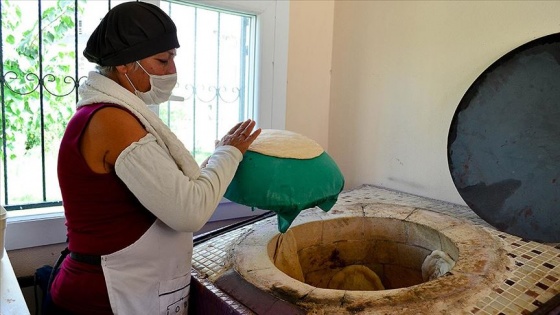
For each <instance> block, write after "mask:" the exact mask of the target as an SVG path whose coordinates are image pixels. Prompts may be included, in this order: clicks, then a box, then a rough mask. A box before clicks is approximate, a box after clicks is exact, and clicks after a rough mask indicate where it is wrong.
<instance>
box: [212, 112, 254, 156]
mask: <svg viewBox="0 0 560 315" xmlns="http://www.w3.org/2000/svg"><path fill="white" fill-rule="evenodd" d="M255 125H256V123H255V121H254V120H251V119H247V120H245V121H243V122H240V123H238V124H236V125H235V126H234V127H233V128H231V130H230V131H229V132H228V133H227V134H226V135H225V136H224V137H223V138H222V140H220V141H219V142H218V143H217V144H216V147H219V146H222V145H232V146H234V147H236V148H237V149H239V151H241V154H245V152H246V151H247V149H248V148H249V146H250V145H251V143H253V141H255V139H257V137H258V136H259V134H260V133H261V129H260V128H258V129H256V130H253V129H254V128H255Z"/></svg>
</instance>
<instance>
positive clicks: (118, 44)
mask: <svg viewBox="0 0 560 315" xmlns="http://www.w3.org/2000/svg"><path fill="white" fill-rule="evenodd" d="M178 47H179V41H178V40H177V27H175V23H173V21H172V20H171V18H170V17H169V16H168V15H167V14H166V13H165V12H163V11H162V10H161V9H160V8H159V7H157V6H155V5H153V4H150V3H145V2H125V3H121V4H119V5H117V6H115V7H114V8H112V9H111V10H109V12H108V13H107V15H105V17H104V18H103V20H101V22H100V23H99V25H98V26H97V28H96V29H95V31H93V33H92V34H91V36H90V38H89V40H88V42H87V45H86V49H84V56H85V57H86V58H87V60H89V61H91V62H94V63H96V64H98V65H101V66H119V65H124V64H127V63H130V62H134V61H137V60H141V59H144V58H146V57H149V56H153V55H155V54H158V53H161V52H164V51H167V50H170V49H173V48H178Z"/></svg>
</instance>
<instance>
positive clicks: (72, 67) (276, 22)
mask: <svg viewBox="0 0 560 315" xmlns="http://www.w3.org/2000/svg"><path fill="white" fill-rule="evenodd" d="M145 1H146V2H151V3H154V4H156V5H158V6H160V7H161V8H162V9H163V10H164V11H166V12H167V13H168V14H169V15H170V16H171V17H172V18H173V20H174V21H175V23H176V25H177V27H178V30H179V32H178V33H179V35H178V36H179V42H180V44H181V48H179V50H178V56H177V58H176V63H177V67H178V86H177V87H176V89H175V90H174V94H175V95H179V96H182V97H184V99H185V100H184V101H182V102H168V103H166V104H161V105H160V106H159V108H154V110H155V111H157V112H159V115H160V117H161V118H162V119H163V120H164V121H165V122H166V123H167V124H168V125H169V126H170V128H171V129H172V130H173V131H174V132H175V133H176V134H177V136H178V137H179V138H180V139H181V140H182V141H183V142H184V143H185V145H186V146H187V148H188V149H189V150H190V151H191V153H193V155H194V156H195V158H196V159H197V160H198V161H202V160H203V159H204V158H206V156H207V155H208V154H210V153H211V152H212V150H213V147H214V140H215V139H217V138H219V137H220V136H221V135H223V134H224V133H225V132H226V131H227V130H229V128H231V127H232V126H233V125H234V124H235V123H236V122H238V121H239V120H242V119H245V118H254V119H256V120H257V122H258V123H259V126H260V127H263V128H277V129H283V128H284V118H285V114H284V112H285V84H286V63H287V30H288V28H287V26H288V24H287V23H288V19H287V17H288V3H287V2H285V1H190V2H187V1H178V0H173V1H164V0H160V1H157V0H156V1H153V0H152V1H148V0H145ZM121 2H125V1H115V0H109V1H100V0H71V1H69V0H56V1H55V0H48V1H47V0H41V1H38V0H35V1H30V0H29V1H16V0H11V1H10V0H1V2H0V11H1V20H2V29H1V36H2V50H1V51H2V53H1V55H0V59H1V60H2V68H1V69H0V70H2V74H3V76H2V77H1V78H0V84H1V89H0V92H1V94H0V101H1V103H2V112H1V116H0V119H1V122H2V125H1V127H2V133H1V134H0V135H1V139H0V140H1V142H2V146H1V147H0V149H1V153H2V167H0V172H1V176H0V178H1V185H0V198H2V199H1V201H0V202H1V203H2V205H4V206H5V207H6V208H7V209H8V210H9V213H10V214H9V217H10V219H9V221H10V220H11V222H16V223H18V222H19V223H21V222H25V221H26V219H22V218H21V217H19V216H18V215H19V214H29V213H33V214H35V213H45V212H47V213H50V212H52V209H56V210H55V212H57V213H58V214H57V215H58V216H57V218H60V216H61V215H60V207H58V208H56V206H60V205H61V201H60V199H61V198H60V191H59V188H58V181H57V176H56V159H57V153H58V142H59V140H60V137H61V135H62V132H63V131H64V128H65V126H66V123H67V121H68V120H69V119H70V117H71V115H72V114H73V112H74V108H75V103H76V101H77V99H78V94H77V86H78V85H79V83H80V82H82V81H83V80H84V78H85V76H86V75H87V72H88V71H91V70H92V69H93V66H94V65H92V64H90V63H89V62H87V60H85V58H84V57H83V55H82V51H83V49H84V47H85V44H86V42H87V39H88V38H89V34H90V33H91V32H92V31H93V29H94V28H95V26H97V24H98V22H99V20H100V19H101V18H102V17H103V16H104V15H105V13H106V12H107V10H108V9H109V7H111V6H115V5H117V4H118V3H121ZM86 12H87V14H86ZM39 17H40V18H39ZM53 206H55V208H53ZM37 209H39V210H37ZM41 209H43V210H44V211H42V210H41ZM15 210H21V211H15ZM14 217H18V218H15V219H14ZM45 223H47V222H45ZM8 229H9V227H8ZM35 229H37V228H36V227H35V228H34V230H35ZM39 230H40V229H39ZM61 232H62V233H64V232H65V231H61ZM11 234H12V235H13V234H14V233H13V232H12V233H11ZM7 242H8V244H9V239H8V240H7ZM45 242H47V243H48V241H45ZM35 245H36V244H35ZM21 246H25V245H18V246H17V247H21ZM7 247H8V246H7Z"/></svg>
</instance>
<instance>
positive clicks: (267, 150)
mask: <svg viewBox="0 0 560 315" xmlns="http://www.w3.org/2000/svg"><path fill="white" fill-rule="evenodd" d="M249 150H250V151H253V152H257V153H260V154H264V155H268V156H274V157H279V158H291V159H300V160H302V159H312V158H315V157H318V156H319V155H321V154H322V153H323V151H324V150H323V148H322V147H321V146H320V145H319V144H318V143H317V142H315V141H313V140H311V139H309V138H307V137H305V136H303V135H300V134H298V133H295V132H292V131H287V130H277V129H263V130H262V131H261V134H260V135H259V136H258V137H257V139H255V141H254V142H253V143H252V144H251V146H250V147H249Z"/></svg>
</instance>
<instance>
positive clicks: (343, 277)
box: [327, 265, 385, 291]
mask: <svg viewBox="0 0 560 315" xmlns="http://www.w3.org/2000/svg"><path fill="white" fill-rule="evenodd" d="M327 287H328V289H335V290H350V291H376V290H385V287H384V286H383V283H381V279H379V276H377V274H376V273H375V272H373V271H372V270H371V269H369V268H368V267H366V266H363V265H351V266H346V267H344V268H343V269H342V270H340V271H339V272H337V273H335V274H334V276H333V277H332V279H331V281H329V284H328V286H327Z"/></svg>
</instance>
